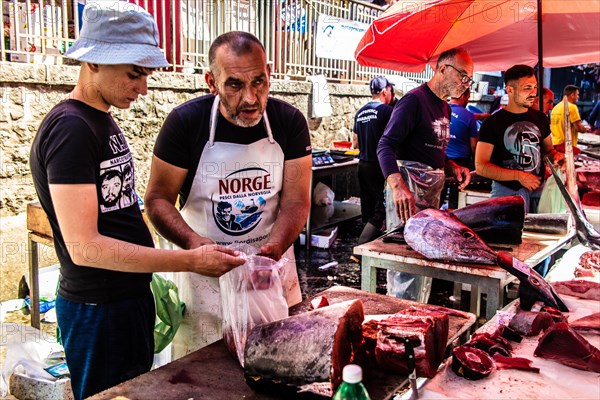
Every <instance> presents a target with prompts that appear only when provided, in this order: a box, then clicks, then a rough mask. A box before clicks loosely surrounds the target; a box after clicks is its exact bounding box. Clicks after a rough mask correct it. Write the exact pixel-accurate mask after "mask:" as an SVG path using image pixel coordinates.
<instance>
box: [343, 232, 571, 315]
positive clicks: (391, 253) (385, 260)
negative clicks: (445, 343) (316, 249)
mask: <svg viewBox="0 0 600 400" xmlns="http://www.w3.org/2000/svg"><path fill="white" fill-rule="evenodd" d="M574 235H575V232H574V231H570V232H569V233H567V234H564V235H549V234H540V233H533V232H524V233H523V242H522V243H521V244H519V245H512V246H511V249H512V251H511V253H512V254H513V256H515V257H516V258H518V259H520V260H523V261H524V262H525V263H527V265H529V266H530V267H533V266H535V265H537V264H538V263H540V262H541V261H543V260H544V259H545V258H547V257H548V256H550V255H552V254H554V253H555V252H557V251H558V250H560V249H561V248H563V247H564V246H566V245H567V244H568V243H570V241H571V239H572V238H573V236H574ZM503 246H507V245H503ZM354 253H355V254H359V255H361V256H362V263H361V288H362V290H367V291H370V292H375V290H376V284H377V282H376V280H377V268H383V269H388V270H393V271H401V272H407V273H410V274H414V275H420V276H428V277H432V278H438V279H444V280H448V281H451V282H461V283H468V284H470V285H472V287H471V312H473V313H474V314H476V315H481V312H480V304H479V303H480V302H479V291H482V292H484V293H486V294H487V306H486V314H485V317H486V319H487V320H490V319H491V318H492V317H493V316H494V314H495V313H496V310H499V309H500V308H501V307H502V301H501V300H502V294H503V290H504V287H505V286H506V285H507V284H508V283H510V282H512V281H513V280H514V279H516V278H515V277H514V276H513V275H511V274H509V273H508V272H507V271H505V270H504V269H502V268H500V267H498V266H495V265H484V264H467V263H458V262H445V261H433V260H428V259H426V258H425V257H424V256H422V255H420V254H419V253H417V252H416V251H414V250H412V249H410V248H409V247H408V246H407V245H406V244H397V243H383V242H382V241H381V239H379V240H375V241H372V242H369V243H365V244H363V245H360V246H357V247H355V248H354Z"/></svg>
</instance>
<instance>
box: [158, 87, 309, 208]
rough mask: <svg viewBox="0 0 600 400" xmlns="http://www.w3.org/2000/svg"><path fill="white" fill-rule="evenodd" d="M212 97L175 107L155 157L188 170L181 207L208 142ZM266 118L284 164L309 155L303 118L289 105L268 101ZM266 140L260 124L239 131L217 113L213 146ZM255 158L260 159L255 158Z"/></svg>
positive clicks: (200, 98) (261, 123)
mask: <svg viewBox="0 0 600 400" xmlns="http://www.w3.org/2000/svg"><path fill="white" fill-rule="evenodd" d="M214 99H215V96H213V95H212V94H209V95H206V96H202V97H198V98H196V99H192V100H190V101H187V102H186V103H184V104H182V105H180V106H178V107H176V108H175V109H174V110H173V111H171V113H170V114H169V116H168V117H167V119H166V120H165V123H164V124H163V126H162V129H161V130H160V133H159V135H158V138H157V139H156V145H155V146H154V155H155V156H156V157H158V158H160V159H161V160H163V161H165V162H167V163H169V164H172V165H175V166H176V167H179V168H184V169H187V170H188V173H187V176H186V178H185V181H184V183H183V185H182V186H181V190H180V193H179V195H180V200H179V201H180V203H179V205H180V206H181V207H183V205H184V204H185V201H186V199H187V197H188V195H189V193H190V189H191V187H192V183H193V181H194V176H195V175H196V170H197V168H198V163H199V162H200V156H201V155H202V151H203V150H204V146H205V145H206V143H207V142H208V139H209V133H210V129H209V121H210V111H211V108H212V104H213V101H214ZM267 116H268V118H269V124H270V125H271V131H272V133H273V139H274V140H275V141H276V142H277V143H278V144H279V146H280V147H281V149H282V150H283V153H284V158H285V159H286V160H293V159H296V158H300V157H304V156H306V155H309V154H311V150H312V148H311V145H310V133H309V131H308V125H307V123H306V118H304V116H303V115H302V113H301V112H300V111H299V110H298V109H296V108H294V107H292V106H291V105H290V104H288V103H286V102H284V101H282V100H278V99H274V98H272V97H269V100H268V102H267ZM265 137H267V131H266V130H265V127H264V124H263V122H262V121H261V122H259V123H258V124H257V125H256V126H253V127H250V128H242V127H239V126H236V125H234V124H232V123H230V122H229V121H227V120H226V119H225V118H224V117H223V116H222V115H221V114H220V113H219V119H218V121H217V130H216V132H215V142H228V143H239V144H251V143H254V142H256V141H258V140H261V139H263V138H265ZM257 157H260V155H259V154H257Z"/></svg>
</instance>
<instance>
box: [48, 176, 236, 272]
mask: <svg viewBox="0 0 600 400" xmlns="http://www.w3.org/2000/svg"><path fill="white" fill-rule="evenodd" d="M50 195H51V197H52V203H53V206H54V210H55V212H56V217H57V219H58V225H59V227H60V231H61V233H62V235H63V238H64V241H65V244H66V245H67V249H68V251H69V255H70V256H71V259H72V260H73V262H74V263H75V264H77V265H80V266H82V267H92V268H102V269H108V270H114V271H123V272H159V271H190V272H197V273H200V274H202V275H206V276H213V277H218V276H221V275H223V274H224V273H226V272H227V271H229V270H231V269H232V268H235V267H236V266H239V265H242V264H243V263H244V260H243V259H242V258H240V257H237V256H236V253H235V252H233V251H231V250H229V249H226V248H224V247H221V246H217V245H212V246H203V247H200V248H198V249H195V250H193V251H186V250H175V251H173V250H160V249H155V248H153V247H145V246H140V245H137V244H132V243H128V242H125V241H122V240H118V239H114V238H110V237H107V236H104V235H101V234H100V233H99V232H98V198H97V192H96V186H95V185H94V184H50ZM73 199H78V203H77V206H76V207H74V206H73Z"/></svg>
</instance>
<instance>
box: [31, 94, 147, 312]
mask: <svg viewBox="0 0 600 400" xmlns="http://www.w3.org/2000/svg"><path fill="white" fill-rule="evenodd" d="M30 165H31V173H32V176H33V181H34V185H35V189H36V192H37V194H38V197H39V200H40V203H41V205H42V208H43V209H44V211H45V212H46V214H47V215H48V219H49V220H50V225H51V227H52V233H53V235H54V244H55V249H56V253H57V255H58V259H59V261H60V266H61V269H60V275H61V276H60V285H59V290H58V293H59V294H60V295H61V296H62V297H64V298H66V299H69V300H72V301H75V302H85V303H105V302H110V301H118V300H122V299H126V298H132V297H135V296H137V295H139V294H141V293H145V292H146V291H147V290H148V289H149V285H148V284H149V282H150V280H151V278H152V274H148V273H130V272H119V271H111V270H105V269H101V268H91V267H84V266H78V265H76V264H74V263H73V261H72V260H71V257H70V255H69V253H68V251H67V245H66V244H65V241H64V239H63V236H62V233H61V231H60V228H59V226H58V221H57V219H56V214H55V212H54V206H53V204H52V199H51V197H50V189H49V184H94V185H96V188H97V193H98V222H97V223H98V231H99V233H100V234H101V235H104V236H108V237H111V238H115V239H120V240H124V241H126V242H129V243H134V244H138V245H141V246H146V247H154V243H153V240H152V236H151V234H150V231H149V230H148V227H147V226H146V224H145V222H144V220H143V218H142V213H141V211H140V208H139V205H138V203H137V195H136V193H135V181H134V170H133V159H132V157H131V153H130V152H129V147H128V145H127V141H126V140H125V137H124V136H123V133H122V132H121V129H120V128H119V127H118V126H117V124H116V123H115V121H114V120H113V118H112V116H111V115H110V114H109V113H105V112H102V111H100V110H97V109H95V108H93V107H90V106H88V105H86V104H84V103H82V102H79V101H76V100H67V101H63V102H61V103H59V104H58V105H56V106H55V107H54V108H53V109H52V110H51V111H50V112H49V113H48V115H47V116H46V118H44V120H43V121H42V124H41V125H40V128H39V129H38V132H37V134H36V137H35V139H34V141H33V146H32V148H31V156H30ZM78 201H80V199H77V198H75V199H73V207H77V202H78ZM69 245H76V246H83V247H82V249H83V251H84V253H85V254H87V255H88V256H89V257H98V256H99V254H98V252H99V251H101V250H100V249H99V247H98V246H97V245H96V244H94V243H76V244H71V243H70V244H69ZM102 251H111V249H103V250H102ZM114 251H117V249H114ZM123 255H124V254H120V256H123ZM129 256H130V257H135V252H134V250H133V248H132V249H131V254H130V255H129Z"/></svg>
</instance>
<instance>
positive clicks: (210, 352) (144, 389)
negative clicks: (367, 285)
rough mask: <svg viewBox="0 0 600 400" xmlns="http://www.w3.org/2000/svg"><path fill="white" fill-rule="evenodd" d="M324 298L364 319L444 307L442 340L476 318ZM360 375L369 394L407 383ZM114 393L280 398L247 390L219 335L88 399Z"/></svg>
mask: <svg viewBox="0 0 600 400" xmlns="http://www.w3.org/2000/svg"><path fill="white" fill-rule="evenodd" d="M323 297H325V298H326V299H327V301H328V303H329V304H331V305H339V304H342V303H344V302H346V301H348V300H353V301H357V300H358V301H360V303H362V307H363V308H364V314H365V320H370V318H371V317H370V316H373V317H372V318H382V314H394V313H397V312H399V311H402V310H407V309H409V308H410V307H412V306H418V307H422V308H424V309H426V310H430V311H431V312H432V313H435V312H439V311H440V310H445V311H444V312H446V311H447V314H446V315H448V319H447V320H448V325H447V327H448V340H447V344H450V343H452V342H455V341H459V340H460V339H461V338H464V336H466V334H468V331H469V328H470V327H471V326H472V325H473V323H474V322H475V316H474V315H473V314H470V313H463V312H461V311H456V310H449V309H444V308H443V307H442V308H441V307H436V306H429V305H424V304H419V303H415V302H412V301H408V300H403V299H397V298H393V297H389V296H383V295H379V294H374V293H369V292H364V291H360V290H356V289H351V288H346V287H341V286H337V287H333V288H330V289H328V290H326V291H324V292H322V293H320V294H319V295H317V296H315V298H317V299H319V300H320V299H322V298H323ZM313 299H314V298H313ZM313 299H307V300H305V301H304V302H302V303H301V304H299V305H297V306H294V307H292V308H291V309H290V315H292V316H297V315H310V313H307V311H308V310H310V309H311V308H313V307H314V304H312V305H311V300H313ZM317 311H318V310H317ZM259 326H260V325H259ZM253 332H254V330H253ZM296 357H300V354H297V355H296ZM324 357H325V356H324ZM365 375H366V377H365V381H364V383H365V386H366V387H367V389H368V391H369V394H370V396H371V398H373V399H386V398H391V397H392V396H393V395H394V394H395V393H397V391H398V390H400V389H401V388H402V387H405V386H406V385H407V384H408V378H407V376H406V375H402V374H393V373H389V372H384V371H381V370H378V369H366V368H365ZM117 396H123V397H125V398H129V399H147V398H156V399H165V400H166V399H188V398H196V399H198V398H209V399H227V400H228V399H241V398H244V399H275V398H281V397H282V396H281V394H279V395H277V394H275V395H270V394H265V393H259V392H256V391H254V390H253V389H251V388H250V386H248V384H247V383H246V382H245V380H244V370H243V369H242V367H241V366H240V364H239V363H238V361H237V360H236V359H235V358H234V356H233V355H232V354H231V353H229V351H228V349H227V347H226V345H225V343H224V341H223V340H220V341H218V342H216V343H213V344H211V345H209V346H207V347H205V348H202V349H200V350H197V351H195V352H192V353H190V354H188V355H187V356H185V357H182V358H180V359H178V360H175V361H173V362H171V363H169V364H166V365H164V366H162V367H160V368H158V369H155V370H153V371H150V372H148V373H146V374H143V375H141V376H138V377H136V378H134V379H132V380H130V381H127V382H124V383H122V384H120V385H118V386H115V387H113V388H111V389H108V390H106V391H104V392H102V393H99V394H97V395H95V396H93V397H91V398H92V399H96V400H100V399H112V398H115V397H117Z"/></svg>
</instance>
